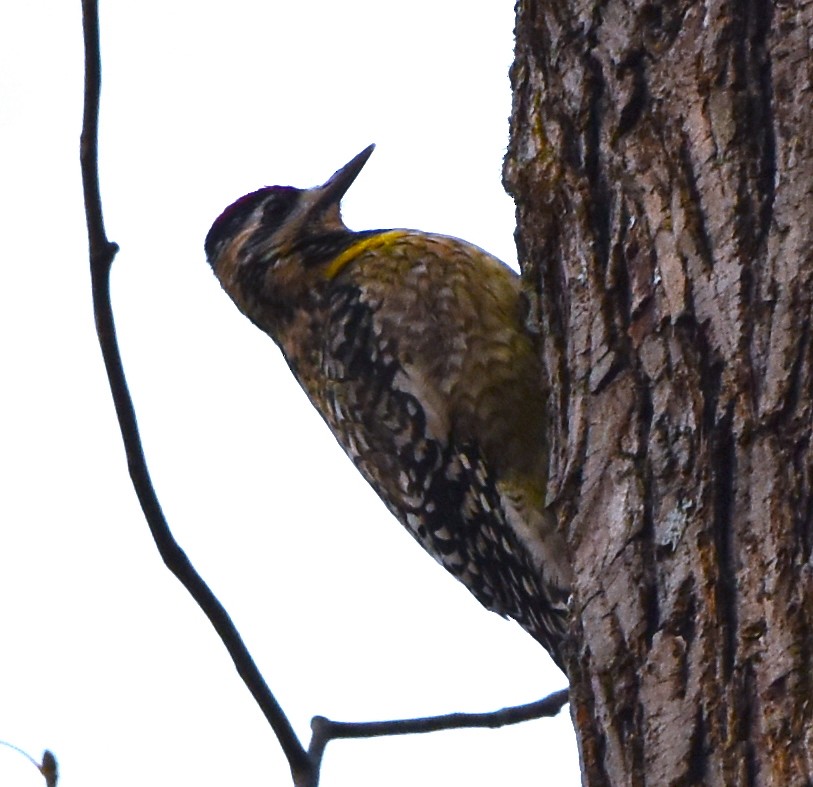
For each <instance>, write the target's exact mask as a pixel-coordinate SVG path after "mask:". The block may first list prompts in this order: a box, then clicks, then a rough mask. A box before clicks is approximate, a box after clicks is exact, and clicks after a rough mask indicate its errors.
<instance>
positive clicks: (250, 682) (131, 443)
mask: <svg viewBox="0 0 813 787" xmlns="http://www.w3.org/2000/svg"><path fill="white" fill-rule="evenodd" d="M82 21H83V29H84V36H85V106H84V119H83V126H82V137H81V146H80V147H81V150H80V160H81V166H82V184H83V191H84V197H85V217H86V220H87V229H88V245H89V250H90V273H91V284H92V289H93V308H94V313H95V316H96V331H97V334H98V337H99V344H100V346H101V349H102V355H103V357H104V364H105V369H106V370H107V377H108V381H109V383H110V390H111V393H112V395H113V402H114V404H115V407H116V415H117V417H118V421H119V427H120V429H121V435H122V439H123V441H124V447H125V451H126V454H127V465H128V468H129V471H130V478H131V479H132V482H133V486H134V488H135V491H136V494H137V495H138V500H139V502H140V503H141V508H142V510H143V512H144V516H145V518H146V520H147V524H148V525H149V528H150V532H151V533H152V536H153V539H154V540H155V544H156V546H157V547H158V551H159V553H160V554H161V558H162V559H163V561H164V563H165V564H166V566H167V567H168V568H169V570H170V571H171V572H172V573H173V574H174V575H175V576H176V577H177V578H178V579H179V580H180V582H181V583H182V584H183V586H184V587H185V588H186V589H187V590H188V591H189V593H190V594H191V595H192V597H193V598H194V599H195V601H196V602H197V603H198V605H199V606H200V607H201V609H202V610H203V611H204V613H205V614H206V616H207V617H208V618H209V620H210V621H211V623H212V625H213V626H214V628H215V630H216V631H217V633H218V635H219V636H220V639H221V640H222V641H223V644H224V645H225V646H226V649H227V650H228V652H229V655H230V656H231V657H232V660H233V661H234V665H235V667H236V668H237V672H238V673H239V675H240V677H241V678H242V679H243V682H244V683H245V684H246V686H247V687H248V689H249V691H250V692H251V694H252V696H253V697H254V699H255V701H256V702H257V704H258V705H259V706H260V709H261V710H262V712H263V714H264V715H265V718H266V719H267V720H268V723H269V724H270V725H271V728H272V729H273V730H274V733H275V734H276V736H277V738H278V740H279V742H280V745H281V746H282V749H283V751H284V752H285V756H286V757H287V758H288V763H289V765H290V767H291V772H292V774H293V775H294V780H295V781H296V779H297V778H301V774H302V772H304V773H308V772H309V771H310V770H311V764H310V763H311V761H310V758H309V757H308V754H307V752H306V751H305V749H304V748H303V746H302V744H301V743H300V742H299V739H298V738H297V736H296V733H295V732H294V730H293V727H292V726H291V723H290V722H289V721H288V718H287V717H286V716H285V713H284V712H283V710H282V708H281V707H280V705H279V703H278V702H277V700H276V699H275V698H274V695H273V694H272V693H271V691H270V689H269V688H268V685H267V684H266V682H265V680H264V679H263V677H262V675H261V674H260V671H259V669H258V668H257V665H256V664H255V663H254V660H253V659H252V657H251V655H250V653H249V652H248V649H247V648H246V646H245V644H244V643H243V640H242V639H241V637H240V634H239V633H238V631H237V629H236V628H235V626H234V624H233V623H232V620H231V618H230V617H229V615H228V613H227V612H226V610H225V608H224V607H223V605H222V604H221V603H220V602H219V601H218V599H217V598H216V597H215V595H214V593H212V591H211V590H210V589H209V587H208V585H207V584H206V583H205V582H204V581H203V579H202V578H201V576H200V574H198V572H197V571H196V570H195V568H194V567H193V566H192V564H191V563H190V562H189V559H188V558H187V556H186V554H185V553H184V551H183V550H182V549H181V547H180V546H179V545H178V543H177V542H176V541H175V539H174V537H173V535H172V533H171V532H170V529H169V525H168V524H167V521H166V519H165V517H164V514H163V512H162V510H161V505H160V503H159V501H158V498H157V496H156V494H155V490H154V488H153V485H152V481H151V480H150V474H149V471H148V469H147V463H146V460H145V458H144V452H143V449H142V446H141V438H140V436H139V432H138V426H137V422H136V415H135V410H134V408H133V402H132V399H131V397H130V392H129V390H128V388H127V381H126V379H125V376H124V369H123V367H122V362H121V355H120V353H119V347H118V342H117V340H116V328H115V323H114V320H113V311H112V306H111V303H110V268H111V265H112V262H113V258H114V257H115V255H116V252H117V251H118V246H116V244H115V243H111V242H110V241H109V240H108V239H107V235H106V233H105V228H104V220H103V215H102V203H101V196H100V193H99V171H98V118H99V96H100V92H101V54H100V47H99V14H98V2H97V0H83V2H82Z"/></svg>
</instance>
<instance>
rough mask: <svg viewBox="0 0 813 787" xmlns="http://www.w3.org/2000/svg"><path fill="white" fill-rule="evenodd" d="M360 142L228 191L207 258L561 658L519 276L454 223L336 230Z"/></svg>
mask: <svg viewBox="0 0 813 787" xmlns="http://www.w3.org/2000/svg"><path fill="white" fill-rule="evenodd" d="M373 147H374V146H373V145H370V147H368V148H366V149H365V150H363V151H362V152H361V153H359V155H357V156H356V157H355V158H353V159H352V160H351V161H350V162H349V163H348V164H346V165H345V166H344V167H342V168H341V169H339V170H338V171H337V172H336V173H335V174H334V175H333V176H332V177H331V178H330V179H329V180H328V181H327V182H326V183H325V184H324V185H322V186H319V187H316V188H312V189H298V188H293V187H290V186H271V187H265V188H261V189H259V190H258V191H254V192H252V193H251V194H247V195H245V196H243V197H241V198H240V199H238V200H237V201H236V202H234V203H233V204H232V205H230V206H229V207H227V208H226V210H225V211H224V212H223V213H222V214H221V215H220V216H219V217H218V219H217V220H216V221H215V223H214V224H213V225H212V228H211V229H210V231H209V234H208V235H207V237H206V242H205V251H206V257H207V260H208V262H209V264H210V265H211V266H212V269H213V271H214V273H215V275H216V276H217V278H218V279H219V280H220V283H221V285H222V286H223V289H224V290H225V291H226V292H227V293H228V295H229V296H230V297H231V299H232V300H233V301H234V303H235V304H236V306H237V308H238V309H239V310H240V311H241V312H242V313H243V314H244V315H245V316H246V317H248V318H249V319H250V320H251V321H252V322H253V323H254V324H255V325H256V326H257V327H258V328H260V329H261V330H263V331H264V332H265V333H267V334H268V335H269V336H270V337H271V338H272V339H273V340H274V341H275V342H276V344H277V345H278V346H279V348H280V349H281V350H282V354H283V355H284V357H285V360H286V361H287V363H288V366H289V367H290V369H291V371H292V372H293V374H294V376H295V377H296V379H297V380H298V381H299V383H300V385H301V386H302V388H303V389H304V390H305V392H306V393H307V395H308V397H309V398H310V401H311V403H312V404H313V405H314V407H315V408H316V409H317V410H318V411H319V413H320V414H321V416H322V417H323V418H324V420H325V421H326V423H327V425H328V426H329V427H330V430H331V431H332V432H333V435H334V436H335V438H336V440H337V441H338V442H339V444H340V445H341V446H342V448H343V449H344V451H345V452H346V453H347V455H348V456H349V457H350V459H352V461H353V462H354V463H355V465H356V467H357V468H358V470H359V471H360V472H361V474H362V476H364V478H365V479H366V480H367V481H368V482H369V483H370V484H371V485H372V487H373V489H375V491H376V492H377V493H378V495H379V496H380V497H381V499H382V500H383V502H384V503H385V504H386V506H387V507H388V508H389V510H390V511H391V512H392V513H393V514H394V515H395V517H396V518H397V519H398V520H399V521H400V522H401V524H402V525H404V526H405V527H406V529H407V530H408V531H409V532H410V533H411V534H412V536H414V538H415V539H416V540H417V541H418V542H420V544H421V545H422V546H423V547H424V549H425V550H426V551H427V552H429V553H430V554H431V555H432V556H433V557H434V558H435V559H436V560H437V561H438V562H440V563H441V564H442V565H443V566H444V567H445V568H446V569H447V570H448V571H450V572H451V573H452V574H453V575H454V576H455V577H456V578H457V579H458V580H460V581H461V582H462V583H463V584H464V585H465V586H466V587H467V588H468V589H469V590H470V591H471V592H472V593H473V594H474V596H475V597H476V598H477V599H478V600H479V601H480V602H481V603H482V604H483V605H484V606H485V607H487V608H488V609H490V610H493V611H494V612H497V613H499V614H500V615H503V616H506V617H510V618H513V619H514V620H516V621H517V622H518V623H519V624H520V625H521V626H522V627H523V628H524V629H525V630H526V631H528V632H529V633H530V634H531V635H532V636H533V637H535V638H536V639H537V640H538V641H539V642H540V643H541V644H542V645H543V646H544V647H545V648H546V649H547V651H548V652H549V653H550V654H551V656H552V657H553V659H554V661H555V662H556V663H557V664H558V665H559V666H560V667H562V657H561V645H562V641H563V638H564V635H565V631H566V629H567V621H568V612H567V602H568V596H569V588H570V584H571V569H570V565H569V563H568V560H567V556H566V550H565V546H564V542H563V539H562V536H561V535H560V533H559V532H558V531H557V527H556V522H555V520H554V518H553V516H552V515H551V514H550V513H549V512H548V511H546V508H545V484H546V477H547V472H548V443H547V437H546V428H545V415H544V411H543V390H544V389H543V378H542V373H541V367H540V362H539V358H538V355H537V353H536V351H535V347H534V342H533V339H532V337H531V335H530V334H529V332H528V331H527V329H526V328H525V322H524V313H525V310H524V308H523V301H522V295H521V289H520V280H519V277H518V275H517V274H516V273H514V272H513V271H512V270H511V269H510V268H509V267H507V266H506V265H504V264H503V263H502V262H500V261H499V260H497V259H496V258H495V257H492V256H491V255H490V254H487V253H486V252H485V251H483V250H482V249H480V248H478V247H477V246H474V245H472V244H470V243H466V242H465V241H462V240H458V239H457V238H452V237H447V236H444V235H434V234H430V233H426V232H418V231H416V230H407V229H389V230H367V231H363V232H353V231H352V230H350V229H348V228H347V227H346V226H345V225H344V222H343V221H342V218H341V213H340V202H341V199H342V198H343V196H344V195H345V193H346V192H347V190H348V188H349V187H350V185H351V184H352V183H353V181H354V180H355V179H356V177H357V176H358V174H359V173H360V172H361V169H362V167H363V166H364V164H365V163H366V162H367V159H368V158H369V157H370V154H371V153H372V151H373Z"/></svg>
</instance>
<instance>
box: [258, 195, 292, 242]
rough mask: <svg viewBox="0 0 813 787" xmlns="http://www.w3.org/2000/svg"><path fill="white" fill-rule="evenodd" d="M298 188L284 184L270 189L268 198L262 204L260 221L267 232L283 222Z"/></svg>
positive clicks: (290, 209)
mask: <svg viewBox="0 0 813 787" xmlns="http://www.w3.org/2000/svg"><path fill="white" fill-rule="evenodd" d="M298 195H299V189H293V188H289V187H286V186H277V187H275V188H273V189H270V193H269V195H268V198H267V199H266V201H265V204H264V205H263V213H262V219H261V223H262V226H263V229H264V230H266V231H267V232H273V231H274V230H276V229H279V227H280V226H281V225H282V224H283V222H284V221H285V219H286V218H287V217H288V214H289V213H290V212H291V211H292V210H293V208H294V205H295V204H296V200H297V197H298Z"/></svg>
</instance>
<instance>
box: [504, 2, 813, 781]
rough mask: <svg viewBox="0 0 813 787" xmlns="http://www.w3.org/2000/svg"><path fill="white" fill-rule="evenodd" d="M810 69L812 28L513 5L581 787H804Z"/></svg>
mask: <svg viewBox="0 0 813 787" xmlns="http://www.w3.org/2000/svg"><path fill="white" fill-rule="evenodd" d="M811 41H813V3H811V2H809V0H808V1H807V2H803V1H802V0H797V1H796V2H791V1H790V0H789V1H788V2H780V1H779V0H777V1H776V2H774V3H770V2H766V0H730V1H728V2H726V1H725V0H706V1H705V2H687V1H686V0H672V1H671V2H636V0H605V1H604V2H598V1H596V0H581V1H580V0H557V2H548V1H547V0H520V1H519V3H518V5H517V49H516V60H515V64H514V67H513V70H512V80H513V86H514V96H515V98H514V107H513V113H512V139H511V145H510V149H509V155H508V158H507V161H506V169H505V180H506V184H507V187H508V189H509V191H510V192H511V193H512V194H513V195H514V197H515V198H516V201H517V214H518V222H519V228H518V231H517V237H518V243H519V250H520V257H521V260H522V263H523V270H524V274H525V275H526V278H527V281H528V283H529V290H530V291H532V292H531V301H532V303H533V305H534V306H535V307H536V308H535V310H534V313H533V314H532V318H531V319H535V320H537V321H538V324H539V327H540V339H541V344H540V346H541V352H542V353H543V355H544V359H545V362H546V366H547V372H548V374H549V378H550V382H551V388H550V391H551V393H550V394H549V402H550V408H551V414H552V428H553V433H554V436H553V445H554V451H553V454H554V459H553V463H554V467H553V474H554V480H553V483H552V486H551V490H550V501H551V503H552V505H554V506H555V508H556V510H557V512H558V514H559V516H560V521H561V523H562V526H563V527H564V528H566V531H567V533H568V537H569V543H570V546H571V549H572V554H573V560H574V563H575V566H576V571H577V581H576V587H575V592H574V611H575V613H576V623H575V624H574V629H575V631H574V638H573V649H572V653H571V655H570V658H569V667H570V677H571V681H572V713H573V718H574V723H575V725H576V728H577V735H578V739H579V746H580V754H581V758H582V770H583V774H584V775H583V779H584V783H585V784H586V785H590V787H594V786H595V785H608V784H613V785H645V784H646V785H658V786H659V787H660V786H662V785H694V784H704V785H705V784H708V785H740V784H742V785H768V784H771V785H809V784H811V783H813V695H812V694H811V689H813V685H811V684H813V679H812V678H811V676H812V675H813V663H811V662H813V579H812V577H811V564H810V558H811V546H812V545H813V491H812V490H811V487H812V486H813V469H812V467H813V449H811V417H812V416H811V413H812V412H813V404H812V403H813V344H812V343H811V311H812V308H811V304H812V302H813V84H812V75H813V55H811ZM535 296H536V297H535Z"/></svg>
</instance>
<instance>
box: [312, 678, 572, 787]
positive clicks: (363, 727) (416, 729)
mask: <svg viewBox="0 0 813 787" xmlns="http://www.w3.org/2000/svg"><path fill="white" fill-rule="evenodd" d="M567 701H568V690H567V689H561V690H560V691H556V692H554V693H553V694H549V695H548V696H547V697H545V698H544V699H541V700H537V701H536V702H529V703H528V704H527V705H515V706H513V707H510V708H501V709H500V710H496V711H489V712H487V713H447V714H445V715H443V716H427V717H425V718H422V719H397V720H394V721H366V722H346V721H331V720H330V719H326V718H325V717H324V716H314V717H313V719H312V720H311V730H312V732H313V736H312V738H311V743H310V746H309V748H308V753H309V754H310V757H311V760H312V761H313V766H314V767H313V770H314V773H316V774H318V773H319V770H320V765H321V761H322V757H323V755H324V752H325V747H326V746H327V744H328V743H329V742H330V741H332V740H336V739H339V738H378V737H381V736H384V735H414V734H419V733H424V732H437V731H438V730H452V729H462V728H467V727H488V728H495V727H504V726H506V725H508V724H519V723H520V722H523V721H531V720H532V719H541V718H544V717H547V716H555V715H556V714H557V713H559V711H560V710H561V709H562V707H563V706H564V705H565V704H566V703H567ZM316 784H317V782H312V785H313V787H315V785H316ZM309 787H310V785H309Z"/></svg>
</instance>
